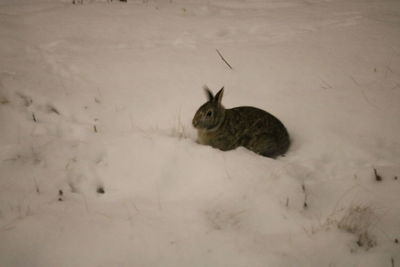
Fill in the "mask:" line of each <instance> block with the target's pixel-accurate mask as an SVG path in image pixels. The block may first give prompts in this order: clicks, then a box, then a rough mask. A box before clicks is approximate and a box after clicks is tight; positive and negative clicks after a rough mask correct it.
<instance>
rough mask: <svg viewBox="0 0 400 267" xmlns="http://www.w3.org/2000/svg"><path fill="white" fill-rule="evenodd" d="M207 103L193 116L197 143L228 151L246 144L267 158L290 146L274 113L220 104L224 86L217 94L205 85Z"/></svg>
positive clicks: (280, 152)
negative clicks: (227, 107) (225, 106)
mask: <svg viewBox="0 0 400 267" xmlns="http://www.w3.org/2000/svg"><path fill="white" fill-rule="evenodd" d="M204 90H205V91H206V93H207V96H208V102H206V103H205V104H203V105H202V106H201V107H200V108H199V109H198V110H197V112H196V114H195V115H194V118H193V121H192V123H193V126H194V127H195V128H196V129H197V131H198V140H197V141H198V143H200V144H204V145H210V146H212V147H214V148H218V149H220V150H223V151H226V150H231V149H235V148H237V147H239V146H243V147H245V148H247V149H249V150H252V151H254V152H255V153H257V154H260V155H262V156H265V157H271V158H276V157H277V156H281V155H284V154H285V153H286V151H287V150H288V149H289V146H290V138H289V134H288V132H287V130H286V128H285V126H284V125H283V123H282V122H281V121H280V120H279V119H277V118H276V117H275V116H273V115H272V114H270V113H268V112H266V111H264V110H261V109H258V108H255V107H236V108H231V109H226V108H224V106H222V104H221V100H222V96H223V94H224V87H222V89H221V90H219V92H218V93H217V94H216V95H215V97H214V95H213V93H212V92H211V91H210V89H209V88H208V87H207V86H205V87H204Z"/></svg>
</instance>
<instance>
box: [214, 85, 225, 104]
mask: <svg viewBox="0 0 400 267" xmlns="http://www.w3.org/2000/svg"><path fill="white" fill-rule="evenodd" d="M223 95H224V87H222V88H221V90H219V91H218V93H217V94H216V95H215V98H214V100H215V101H217V102H218V104H221V101H222V96H223Z"/></svg>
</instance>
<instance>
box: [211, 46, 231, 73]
mask: <svg viewBox="0 0 400 267" xmlns="http://www.w3.org/2000/svg"><path fill="white" fill-rule="evenodd" d="M215 50H217V53H218V55H219V56H220V57H221V59H222V61H224V62H225V64H226V65H228V67H229V68H230V69H231V70H233V68H232V66H231V65H230V64H229V63H228V61H226V59H225V58H224V57H223V56H222V54H221V52H219V50H218V49H215Z"/></svg>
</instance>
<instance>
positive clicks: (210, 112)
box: [192, 86, 225, 130]
mask: <svg viewBox="0 0 400 267" xmlns="http://www.w3.org/2000/svg"><path fill="white" fill-rule="evenodd" d="M204 90H205V92H206V94H207V97H208V101H207V102H206V103H204V104H203V105H202V106H201V107H200V108H199V109H198V110H197V112H196V114H195V115H194V118H193V121H192V124H193V126H194V127H195V128H196V129H199V130H200V129H202V130H212V129H217V128H218V127H219V126H220V125H221V124H222V122H223V121H224V117H225V108H224V107H223V106H222V104H221V100H222V96H223V94H224V87H222V88H221V90H219V91H218V93H217V94H216V95H215V96H214V95H213V93H212V92H211V91H210V89H209V88H208V87H207V86H204Z"/></svg>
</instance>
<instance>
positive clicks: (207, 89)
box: [203, 85, 214, 101]
mask: <svg viewBox="0 0 400 267" xmlns="http://www.w3.org/2000/svg"><path fill="white" fill-rule="evenodd" d="M203 89H204V91H205V92H206V95H207V98H208V101H213V99H214V95H213V93H212V92H211V90H210V88H208V86H207V85H204V86H203Z"/></svg>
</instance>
